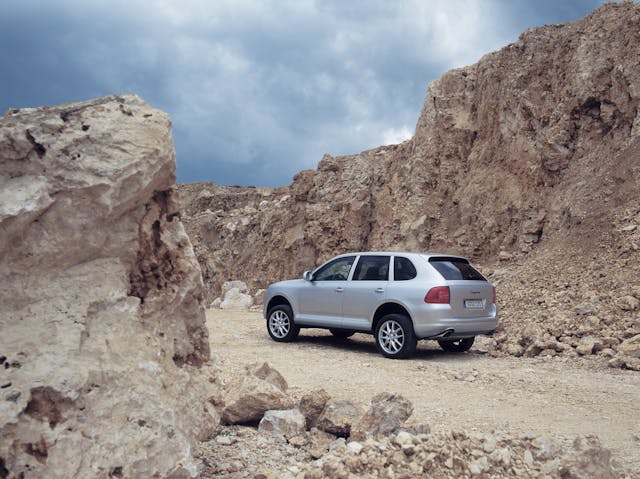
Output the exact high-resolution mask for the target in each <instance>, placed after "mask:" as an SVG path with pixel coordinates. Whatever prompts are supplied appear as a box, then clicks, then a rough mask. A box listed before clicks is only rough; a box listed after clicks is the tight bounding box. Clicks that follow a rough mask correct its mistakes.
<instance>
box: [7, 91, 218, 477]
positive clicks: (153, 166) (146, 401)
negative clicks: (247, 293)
mask: <svg viewBox="0 0 640 479" xmlns="http://www.w3.org/2000/svg"><path fill="white" fill-rule="evenodd" d="M174 169H175V157H174V150H173V144H172V140H171V123H170V120H169V118H168V117H167V115H166V114H164V113H163V112H161V111H159V110H156V109H153V108H151V107H149V106H148V105H147V104H146V103H144V102H143V101H142V100H140V99H139V98H137V97H135V96H112V97H107V98H103V99H99V100H92V101H87V102H83V103H72V104H66V105H61V106H56V107H46V108H38V109H23V110H10V111H8V112H7V113H6V114H5V115H4V116H3V117H2V118H1V119H0V259H1V260H0V331H2V333H1V334H0V362H1V363H2V367H1V368H0V385H1V387H2V389H0V391H1V392H0V394H1V396H0V465H1V467H0V476H2V477H23V475H24V476H25V477H50V478H55V477H60V478H65V477H168V476H172V477H192V476H195V475H196V473H197V466H196V463H195V462H194V459H193V458H192V453H191V451H192V446H193V443H194V442H195V440H196V439H197V438H200V437H203V436H205V435H208V434H209V433H210V432H211V431H212V430H213V428H214V427H215V426H216V425H217V421H218V420H217V414H216V412H215V411H214V410H213V408H212V406H211V405H210V404H209V402H208V398H209V397H210V396H212V395H213V394H214V393H215V391H214V389H215V385H214V384H213V383H211V382H210V381H209V379H210V377H209V373H208V371H207V368H206V362H207V361H208V359H209V347H208V334H207V330H206V327H205V317H204V308H203V303H202V301H203V292H202V280H201V275H200V271H199V267H198V263H197V260H196V258H195V255H194V254H193V250H192V247H191V243H190V241H189V238H188V237H187V235H186V234H185V231H184V228H183V226H182V223H181V221H180V215H179V213H178V211H179V208H178V204H177V202H176V200H175V195H174V190H173V185H174V182H175V179H174Z"/></svg>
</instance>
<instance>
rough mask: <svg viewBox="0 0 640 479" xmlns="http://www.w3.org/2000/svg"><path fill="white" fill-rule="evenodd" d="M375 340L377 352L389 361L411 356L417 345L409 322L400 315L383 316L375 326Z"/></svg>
mask: <svg viewBox="0 0 640 479" xmlns="http://www.w3.org/2000/svg"><path fill="white" fill-rule="evenodd" d="M375 338H376V348H378V352H379V353H380V354H382V355H383V356H385V357H387V358H391V359H405V358H408V357H410V356H412V355H413V354H414V353H415V352H416V346H417V345H418V340H417V339H416V334H415V332H414V331H413V324H412V323H411V320H410V319H409V318H407V317H406V316H403V315H402V314H387V315H385V316H383V317H382V319H380V321H379V322H378V324H377V326H376V332H375Z"/></svg>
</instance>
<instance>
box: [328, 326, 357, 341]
mask: <svg viewBox="0 0 640 479" xmlns="http://www.w3.org/2000/svg"><path fill="white" fill-rule="evenodd" d="M329 331H331V334H333V335H334V336H335V337H336V338H339V339H346V338H348V337H350V336H353V335H354V334H355V333H356V332H355V331H354V330H352V329H334V328H331V329H329Z"/></svg>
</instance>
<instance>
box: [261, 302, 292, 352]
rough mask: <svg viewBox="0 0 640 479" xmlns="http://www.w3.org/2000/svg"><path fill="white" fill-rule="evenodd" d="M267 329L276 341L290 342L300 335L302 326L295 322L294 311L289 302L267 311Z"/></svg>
mask: <svg viewBox="0 0 640 479" xmlns="http://www.w3.org/2000/svg"><path fill="white" fill-rule="evenodd" d="M267 331H268V332H269V336H271V339H273V340H274V341H278V342H279V343H289V342H291V341H293V340H295V339H296V338H297V337H298V333H299V332H300V328H299V327H298V326H296V324H295V323H294V322H293V311H292V310H291V306H289V305H288V304H279V305H278V306H274V307H273V308H271V309H270V310H269V312H268V313H267Z"/></svg>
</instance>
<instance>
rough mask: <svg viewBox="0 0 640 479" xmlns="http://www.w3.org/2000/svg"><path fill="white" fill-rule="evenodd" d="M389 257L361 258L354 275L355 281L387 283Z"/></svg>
mask: <svg viewBox="0 0 640 479" xmlns="http://www.w3.org/2000/svg"><path fill="white" fill-rule="evenodd" d="M388 279H389V256H360V259H359V260H358V266H356V270H355V271H354V273H353V280H354V281H387V280H388Z"/></svg>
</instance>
